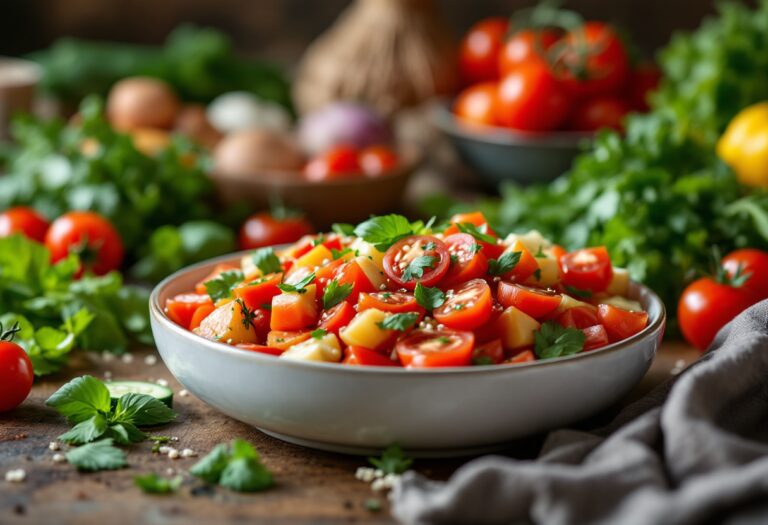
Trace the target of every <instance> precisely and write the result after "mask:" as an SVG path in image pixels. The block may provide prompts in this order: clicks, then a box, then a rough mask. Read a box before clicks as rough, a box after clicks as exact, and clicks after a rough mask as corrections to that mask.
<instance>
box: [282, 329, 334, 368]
mask: <svg viewBox="0 0 768 525" xmlns="http://www.w3.org/2000/svg"><path fill="white" fill-rule="evenodd" d="M280 358H281V359H291V360H294V361H319V362H325V363H338V362H339V361H341V345H340V344H339V340H338V339H337V338H336V336H335V335H333V334H325V335H324V336H322V337H320V338H314V337H312V338H310V339H307V340H306V341H303V342H301V343H299V344H296V345H293V346H292V347H290V348H289V349H288V350H286V351H285V352H283V353H282V354H280Z"/></svg>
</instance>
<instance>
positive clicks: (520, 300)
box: [497, 281, 562, 319]
mask: <svg viewBox="0 0 768 525" xmlns="http://www.w3.org/2000/svg"><path fill="white" fill-rule="evenodd" d="M497 297H498V300H499V302H500V303H501V304H502V305H504V306H505V307H507V306H514V307H515V308H518V309H519V310H522V311H523V312H525V313H526V314H528V315H530V316H531V317H533V318H535V319H541V318H543V317H544V316H546V315H548V314H550V313H552V312H554V311H555V309H556V308H557V307H558V306H560V301H561V299H562V297H561V296H560V294H558V293H555V292H553V291H551V290H542V289H539V288H530V287H528V286H523V285H520V284H512V283H508V282H506V281H501V282H500V283H499V290H498V295H497Z"/></svg>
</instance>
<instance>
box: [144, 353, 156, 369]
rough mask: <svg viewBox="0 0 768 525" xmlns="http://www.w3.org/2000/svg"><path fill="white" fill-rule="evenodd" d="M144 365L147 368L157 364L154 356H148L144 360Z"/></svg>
mask: <svg viewBox="0 0 768 525" xmlns="http://www.w3.org/2000/svg"><path fill="white" fill-rule="evenodd" d="M144 364H145V365H147V366H154V365H156V364H157V356H156V355H155V354H149V355H148V356H146V357H145V358H144Z"/></svg>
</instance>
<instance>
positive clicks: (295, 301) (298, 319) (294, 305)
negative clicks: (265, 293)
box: [270, 285, 318, 331]
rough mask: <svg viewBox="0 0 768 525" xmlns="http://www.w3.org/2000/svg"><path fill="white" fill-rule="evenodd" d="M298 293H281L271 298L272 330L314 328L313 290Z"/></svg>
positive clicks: (315, 315) (315, 317) (315, 312)
mask: <svg viewBox="0 0 768 525" xmlns="http://www.w3.org/2000/svg"><path fill="white" fill-rule="evenodd" d="M310 287H311V290H307V292H305V293H303V294H300V293H295V292H292V293H283V294H280V295H276V296H275V297H273V298H272V319H271V321H270V328H271V329H272V330H282V331H292V330H301V329H302V328H309V327H310V326H314V325H315V323H316V322H317V318H318V310H317V302H316V301H315V288H314V286H313V285H310Z"/></svg>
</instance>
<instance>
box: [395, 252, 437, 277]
mask: <svg viewBox="0 0 768 525" xmlns="http://www.w3.org/2000/svg"><path fill="white" fill-rule="evenodd" d="M435 261H437V257H435V256H434V255H419V256H418V257H415V258H414V259H413V260H412V261H411V262H410V263H409V264H408V266H406V267H405V270H403V275H402V278H403V281H406V282H408V281H413V280H416V279H421V278H422V277H424V270H428V269H431V268H433V267H434V265H435Z"/></svg>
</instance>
